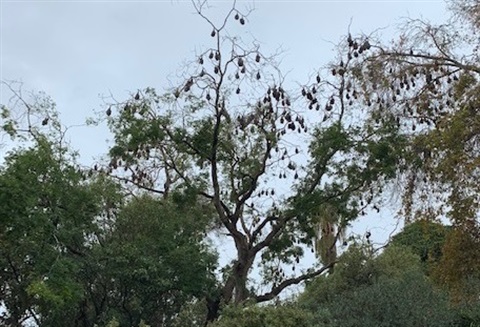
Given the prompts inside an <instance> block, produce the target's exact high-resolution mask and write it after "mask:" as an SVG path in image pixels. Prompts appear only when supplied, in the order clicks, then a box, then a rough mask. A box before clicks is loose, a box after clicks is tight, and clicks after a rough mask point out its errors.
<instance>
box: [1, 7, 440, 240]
mask: <svg viewBox="0 0 480 327" xmlns="http://www.w3.org/2000/svg"><path fill="white" fill-rule="evenodd" d="M0 3H1V5H0V6H1V17H0V24H1V25H0V31H1V35H0V40H1V49H0V50H1V53H0V59H1V79H2V80H7V81H8V80H17V81H22V82H23V83H24V86H23V88H24V90H30V91H45V92H46V93H47V94H48V95H50V96H51V97H52V98H53V99H54V100H55V102H56V103H57V107H58V109H59V110H60V112H61V118H62V122H63V123H64V124H65V125H76V124H82V123H83V122H84V121H85V118H86V117H88V116H92V115H93V111H94V110H101V109H102V100H101V98H100V96H101V95H105V96H107V95H108V94H110V93H111V94H113V95H114V96H115V97H116V98H117V99H120V100H122V99H125V98H126V97H127V96H128V95H129V94H131V93H133V92H135V91H136V90H137V89H142V88H145V87H148V86H150V87H155V88H157V89H160V90H162V89H164V88H166V87H168V86H170V85H169V80H170V81H171V80H173V81H174V80H175V74H176V73H177V72H178V71H180V69H181V67H182V62H183V60H190V59H193V58H195V53H198V52H200V51H201V49H202V48H204V47H208V46H210V43H209V42H211V40H212V39H211V38H210V36H209V34H210V32H211V28H210V27H209V25H208V24H206V23H205V21H203V20H202V19H201V18H200V17H199V16H198V15H196V14H194V9H193V7H192V5H191V3H190V2H189V1H94V0H92V1H66V0H65V1H40V0H38V1H15V0H13V1H9V0H0ZM231 3H232V2H231V1H221V2H219V1H210V4H211V6H212V8H211V10H209V11H207V12H206V14H207V15H208V16H209V17H211V18H212V20H214V21H219V20H221V19H222V18H223V15H224V14H225V13H226V12H227V11H228V9H229V8H230V6H231ZM237 7H238V8H239V9H240V10H244V9H245V8H254V11H253V12H252V13H251V15H250V16H249V17H248V21H247V24H246V25H245V26H241V25H239V24H232V25H231V28H230V29H229V30H230V34H232V35H233V34H238V35H240V36H242V35H246V34H248V33H250V34H252V35H253V36H254V37H255V38H256V39H257V40H258V41H259V42H260V44H261V47H262V52H263V53H265V54H268V53H272V52H274V51H275V50H276V49H277V48H278V47H279V46H281V47H282V48H283V49H284V50H285V52H284V55H283V61H282V70H283V71H284V72H289V75H288V76H289V79H290V80H291V81H293V82H294V81H299V82H301V81H305V80H306V79H307V78H308V76H309V74H311V73H312V72H314V71H316V70H317V69H318V68H319V67H320V66H322V65H324V64H326V63H327V62H328V61H330V60H332V58H333V57H334V55H335V52H334V43H336V42H338V40H339V38H340V37H341V36H342V35H345V34H346V33H347V31H348V26H349V24H351V26H350V30H351V32H352V34H355V33H359V32H363V33H367V34H369V33H371V32H373V31H375V30H378V29H379V28H382V34H383V36H384V37H385V39H391V38H393V37H394V36H395V25H396V24H397V23H399V22H400V19H401V18H402V17H411V18H418V17H421V18H423V19H426V20H429V21H432V22H444V21H445V20H446V19H447V18H448V13H447V11H446V5H445V3H444V2H443V1H388V0H386V1H315V0H312V1H239V2H237ZM9 97H10V93H8V92H7V91H6V89H5V88H4V87H2V94H1V95H0V103H1V104H7V103H8V98H9ZM102 110H103V109H102ZM68 137H69V138H70V139H71V141H72V145H73V147H74V148H76V149H78V150H80V153H81V155H82V161H83V162H84V163H90V162H91V161H92V157H98V156H100V155H102V154H104V153H105V152H106V149H107V143H106V142H105V140H106V139H107V138H108V137H109V134H108V132H107V131H106V129H105V128H104V127H101V128H91V127H90V128H86V127H85V128H74V129H72V130H71V132H70V133H69V135H68ZM394 225H395V221H393V220H391V213H389V212H388V211H384V212H382V213H381V214H379V215H377V216H375V217H370V218H369V219H368V220H363V221H362V223H361V228H360V229H365V230H366V229H370V230H373V231H374V232H375V230H377V234H375V233H374V235H379V234H381V235H383V236H382V237H381V238H383V239H384V238H385V237H386V236H387V235H388V234H389V233H390V232H391V231H392V229H393V228H394Z"/></svg>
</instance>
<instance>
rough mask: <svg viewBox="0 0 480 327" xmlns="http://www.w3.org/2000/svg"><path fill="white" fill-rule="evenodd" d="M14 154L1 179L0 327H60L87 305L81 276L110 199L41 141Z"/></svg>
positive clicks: (97, 184) (99, 183) (98, 185)
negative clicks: (27, 325) (29, 324)
mask: <svg viewBox="0 0 480 327" xmlns="http://www.w3.org/2000/svg"><path fill="white" fill-rule="evenodd" d="M37 140H38V141H39V143H38V144H37V145H36V146H35V147H32V148H28V149H24V150H17V151H15V152H13V153H11V154H10V155H9V156H8V157H7V158H6V161H5V166H4V167H3V168H2V169H1V171H0V201H1V203H2V206H1V208H0V224H1V225H0V226H1V228H0V244H1V246H0V266H1V267H2V270H1V272H0V297H1V298H2V300H3V304H4V305H5V308H6V312H5V313H4V314H3V317H2V324H3V325H6V326H21V325H22V324H23V322H24V321H25V320H26V319H33V320H35V322H36V323H37V324H38V325H42V326H60V325H61V324H62V323H61V322H59V318H60V317H62V318H65V317H69V319H72V318H74V317H75V314H76V312H77V310H78V309H79V306H80V304H81V302H82V301H83V298H84V289H83V284H82V281H81V279H80V276H79V275H80V273H81V271H82V269H83V262H84V258H85V257H86V256H88V253H89V252H90V251H91V248H92V246H93V244H94V240H95V239H96V238H97V235H99V234H100V232H101V231H100V229H99V226H98V225H97V224H96V223H95V219H96V218H98V217H99V216H100V215H101V214H102V213H103V212H104V207H103V202H104V201H106V200H107V195H108V193H107V192H105V193H103V194H98V193H97V191H98V190H99V189H100V188H106V187H108V186H106V185H105V183H104V182H103V181H102V180H92V181H91V182H89V183H87V182H85V181H84V178H83V177H84V176H83V175H82V173H81V172H79V171H78V169H77V168H76V167H75V166H74V165H72V164H70V163H69V162H67V161H66V160H65V159H64V156H66V153H65V152H63V151H60V152H58V150H56V149H55V147H53V146H52V144H51V143H49V142H48V141H47V140H46V139H44V138H42V137H40V136H39V137H38V138H37Z"/></svg>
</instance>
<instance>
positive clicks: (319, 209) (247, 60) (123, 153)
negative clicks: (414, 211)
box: [101, 2, 406, 320]
mask: <svg viewBox="0 0 480 327" xmlns="http://www.w3.org/2000/svg"><path fill="white" fill-rule="evenodd" d="M194 6H195V8H196V9H197V12H198V14H199V16H200V17H202V18H203V19H204V20H205V21H206V22H207V23H208V24H210V26H211V28H212V32H211V37H212V40H213V42H212V44H211V45H210V47H208V48H206V49H205V50H204V51H202V52H201V53H199V54H198V57H197V58H196V59H195V62H193V63H192V65H191V66H189V67H187V70H186V78H185V80H183V81H181V82H180V84H179V85H178V86H176V87H174V88H173V89H172V90H171V92H168V93H167V94H164V95H159V94H157V92H156V91H155V90H154V89H151V88H148V89H145V90H139V91H138V92H137V93H136V94H135V95H134V96H132V98H131V99H128V100H126V101H125V102H122V103H115V104H112V106H111V107H109V108H108V109H107V111H106V115H107V120H108V123H109V126H110V127H111V130H112V132H113V134H114V141H115V144H114V145H113V146H112V148H111V149H110V162H109V163H108V165H106V166H105V167H102V168H101V169H103V170H104V171H107V172H109V173H111V174H112V175H113V176H115V177H116V178H117V179H119V180H122V181H124V182H125V183H127V186H130V187H132V188H133V193H135V192H138V191H140V190H143V191H148V192H151V193H155V194H160V195H162V196H163V197H165V198H166V199H169V198H170V197H171V196H172V193H175V192H177V191H178V190H179V189H182V190H188V192H189V193H193V194H195V195H196V197H197V198H198V200H199V201H200V200H201V201H205V202H208V203H209V204H211V205H212V206H213V207H214V210H215V214H214V216H213V218H214V220H215V222H214V224H213V227H214V230H215V231H216V232H217V235H224V238H226V239H228V240H230V241H231V243H232V247H233V248H234V251H235V257H234V259H233V260H232V261H231V262H230V263H229V264H228V265H226V266H225V267H221V268H222V272H223V279H222V280H221V283H220V284H219V285H218V289H217V292H214V293H211V294H209V296H207V307H208V308H209V314H208V320H214V319H216V318H217V317H218V315H219V310H220V307H221V304H222V303H223V304H232V303H237V304H239V303H242V302H244V301H247V300H251V301H253V302H257V303H258V302H264V301H269V300H272V299H273V298H275V297H276V296H278V295H279V294H280V293H281V292H282V291H283V290H284V289H285V288H287V287H289V286H291V285H294V284H298V283H301V282H303V281H305V280H308V279H311V278H313V277H315V276H318V275H320V274H322V273H323V272H325V271H327V270H329V269H330V268H331V267H332V265H333V264H334V263H335V261H336V254H335V244H336V242H337V240H338V239H339V238H340V237H341V235H342V233H343V232H344V231H345V228H346V227H347V225H348V223H349V222H350V221H352V220H354V219H357V218H358V217H359V216H361V215H362V213H364V209H366V208H368V207H369V206H375V205H376V204H378V203H377V201H376V198H377V195H378V194H380V193H381V192H382V185H383V184H384V183H385V182H387V181H388V180H390V179H392V178H393V177H394V176H395V174H396V172H397V170H398V165H400V164H401V161H400V160H399V159H398V158H402V157H403V156H404V155H403V153H402V152H403V143H404V142H405V141H406V139H405V138H404V137H403V135H402V133H401V132H400V129H399V128H398V127H397V125H396V124H395V123H385V124H383V125H376V124H374V123H373V120H372V119H371V117H370V116H369V115H368V114H366V115H364V116H362V117H361V118H360V119H357V118H358V117H356V113H355V112H352V111H350V110H349V108H348V107H347V103H346V102H345V94H346V92H347V91H346V87H343V88H340V89H338V93H337V94H334V95H328V97H325V93H324V92H322V88H324V87H327V85H329V82H328V81H323V80H322V78H321V76H320V75H319V76H317V77H316V78H315V81H314V82H313V83H309V85H304V86H303V87H302V88H301V89H300V90H294V91H287V90H286V82H285V81H284V77H283V76H282V75H281V73H280V72H279V70H278V64H277V63H276V62H275V56H273V57H269V56H265V55H264V54H262V53H261V51H260V49H259V47H258V46H257V45H256V43H253V47H248V46H246V45H245V44H250V43H249V42H245V41H241V40H239V39H238V38H236V37H230V36H229V33H228V26H229V24H231V23H237V24H241V25H244V24H245V23H246V22H247V17H248V14H246V13H243V12H241V11H240V10H239V9H237V8H236V7H233V8H232V9H231V10H230V11H229V12H228V13H227V15H226V16H225V20H224V21H222V22H221V23H220V24H215V23H214V22H212V21H211V20H210V19H208V17H206V16H205V7H204V6H203V5H202V4H201V2H194ZM277 76H278V77H277ZM300 95H302V97H301V98H299V96H300ZM308 109H311V110H313V111H312V115H316V116H313V117H318V118H315V119H313V121H315V122H316V123H314V124H311V123H309V120H308V119H307V118H306V117H304V114H305V113H306V112H307V111H308ZM314 109H316V110H314ZM320 109H321V110H320ZM355 117H356V118H355ZM295 140H297V141H295ZM296 143H297V144H296ZM305 145H307V146H308V148H307V146H305ZM376 208H377V209H378V206H376ZM313 240H317V242H316V244H317V248H318V250H319V252H321V253H320V255H319V257H320V258H321V259H322V260H323V264H324V265H323V266H311V267H309V268H308V270H307V269H304V270H301V271H300V270H299V269H297V264H298V263H300V261H301V259H302V257H303V256H304V250H305V249H306V248H308V247H310V248H311V249H312V251H314V250H313V247H314V246H313ZM257 264H258V265H259V266H260V268H261V274H262V280H261V282H262V284H265V285H266V286H267V287H268V288H265V287H263V289H264V290H265V289H267V291H262V292H261V291H260V288H259V287H258V285H255V284H253V283H251V278H250V276H251V272H252V268H253V267H254V266H256V265H257ZM287 266H290V267H291V269H292V272H287V271H286V268H287Z"/></svg>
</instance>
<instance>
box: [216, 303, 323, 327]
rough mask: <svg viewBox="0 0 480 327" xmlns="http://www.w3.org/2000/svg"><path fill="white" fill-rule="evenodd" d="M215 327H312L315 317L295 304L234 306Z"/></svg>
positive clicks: (223, 314)
mask: <svg viewBox="0 0 480 327" xmlns="http://www.w3.org/2000/svg"><path fill="white" fill-rule="evenodd" d="M212 326H214V327H247V326H248V327H277V326H285V327H311V326H315V320H314V316H313V315H312V314H311V313H310V312H308V311H306V310H302V309H301V308H299V307H297V306H295V305H293V304H281V305H268V306H245V307H242V306H233V307H228V308H226V309H225V310H224V311H223V312H222V317H221V319H219V320H218V321H216V322H215V323H214V324H212Z"/></svg>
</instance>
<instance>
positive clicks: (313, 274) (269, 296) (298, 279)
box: [254, 262, 336, 303]
mask: <svg viewBox="0 0 480 327" xmlns="http://www.w3.org/2000/svg"><path fill="white" fill-rule="evenodd" d="M335 263H336V262H332V263H330V264H328V265H326V266H323V267H322V268H320V269H318V270H316V271H314V272H311V273H307V274H304V275H301V276H298V277H295V278H290V279H286V280H284V281H283V282H281V283H280V284H279V285H277V286H274V287H273V288H272V289H271V291H270V292H268V293H265V294H262V295H257V296H255V298H254V299H255V301H256V302H257V303H261V302H266V301H270V300H272V299H274V298H275V297H276V296H277V295H278V294H280V293H281V292H282V291H283V290H284V289H285V288H287V287H288V286H291V285H296V284H299V283H301V282H303V281H305V280H308V279H312V278H314V277H317V276H319V275H321V274H322V273H323V272H325V271H327V270H328V269H330V268H332V267H333V266H334V265H335Z"/></svg>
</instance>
